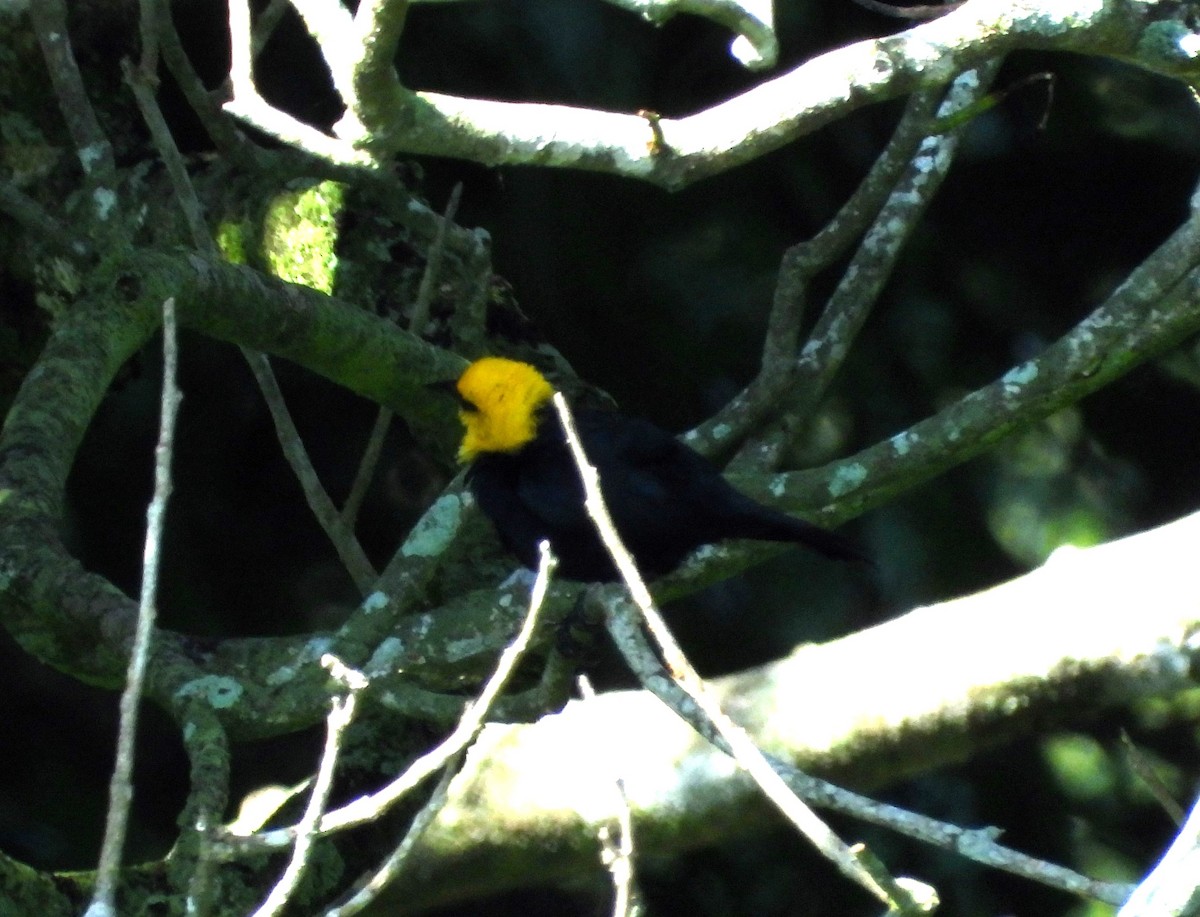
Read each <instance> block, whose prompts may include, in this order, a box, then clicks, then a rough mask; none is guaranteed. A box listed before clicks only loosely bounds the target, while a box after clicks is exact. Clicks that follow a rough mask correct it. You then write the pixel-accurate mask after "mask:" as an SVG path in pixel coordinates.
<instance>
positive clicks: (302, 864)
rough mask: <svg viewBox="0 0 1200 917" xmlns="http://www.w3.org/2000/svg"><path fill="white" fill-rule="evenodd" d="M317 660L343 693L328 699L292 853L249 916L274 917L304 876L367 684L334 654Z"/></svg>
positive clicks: (358, 673)
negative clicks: (310, 785)
mask: <svg viewBox="0 0 1200 917" xmlns="http://www.w3.org/2000/svg"><path fill="white" fill-rule="evenodd" d="M321 664H322V665H323V666H325V667H326V668H327V669H329V672H330V674H331V675H332V676H333V678H334V680H335V681H338V682H340V683H341V684H343V685H344V686H345V688H346V693H345V694H343V695H338V696H335V697H334V698H333V700H332V702H331V708H330V711H329V716H328V718H327V719H326V726H325V747H324V749H323V750H322V752H321V763H320V765H319V766H318V767H317V777H316V779H315V780H314V781H313V788H312V794H311V795H310V796H309V797H308V805H307V806H305V809H304V816H303V818H301V819H300V823H299V824H298V825H297V826H296V843H295V845H294V846H293V847H292V856H291V858H290V859H289V860H288V864H287V867H286V868H285V869H284V871H283V875H282V876H280V878H279V881H278V882H277V883H275V886H274V887H273V888H272V889H271V891H270V893H269V894H268V895H267V897H266V900H265V901H263V903H262V904H261V905H260V906H259V908H258V909H257V910H256V911H254V914H253V917H275V915H277V914H278V913H279V912H280V911H281V910H283V908H284V906H285V905H286V904H287V902H288V899H289V898H291V896H292V895H293V894H294V893H295V891H296V888H297V886H298V885H299V884H300V880H301V879H302V878H303V877H304V873H305V871H306V870H307V868H308V863H309V852H310V851H311V850H312V845H313V843H314V842H315V841H316V839H317V826H318V825H319V824H320V821H321V816H322V815H324V814H325V807H326V805H327V804H328V802H329V793H330V791H331V790H332V789H333V774H334V770H335V769H336V766H337V759H338V754H339V753H340V751H341V745H342V736H343V735H345V732H346V730H347V729H348V728H349V726H350V723H351V722H352V721H353V720H354V710H355V706H356V705H357V702H358V695H359V693H360V692H361V691H362V690H363V689H364V688H365V687H366V686H367V680H366V678H364V677H363V675H362V673H361V672H357V671H355V670H354V669H352V668H349V667H348V666H346V665H345V664H344V663H343V662H342V661H341V660H340V659H338V658H337V657H336V656H329V655H326V656H324V657H323V658H322V659H321Z"/></svg>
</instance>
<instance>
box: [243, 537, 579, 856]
mask: <svg viewBox="0 0 1200 917" xmlns="http://www.w3.org/2000/svg"><path fill="white" fill-rule="evenodd" d="M556 563H557V561H555V559H554V557H553V555H552V554H551V553H550V549H549V546H548V545H547V544H546V543H545V542H543V543H542V545H541V560H540V562H539V564H538V572H537V577H536V579H535V580H534V583H533V589H532V591H531V593H530V597H529V611H528V612H527V613H526V615H525V619H524V621H523V622H522V624H521V629H520V630H519V631H518V633H517V634H516V636H515V637H513V639H512V641H511V642H510V643H509V644H508V645H507V646H506V647H505V648H504V651H503V652H502V653H501V654H500V658H499V660H498V661H497V662H496V668H495V670H494V671H493V672H492V675H491V677H490V678H489V679H488V680H487V683H486V684H484V686H483V689H482V690H481V691H480V692H479V695H478V697H476V698H475V700H474V701H472V702H471V703H470V704H468V705H467V707H466V709H465V710H464V711H463V714H462V717H461V718H460V719H459V721H458V725H457V726H456V727H455V728H454V730H453V732H451V733H450V735H449V736H447V737H446V738H445V739H444V740H443V741H442V742H441V743H440V744H438V745H437V746H436V747H435V748H433V749H431V750H430V751H428V752H426V753H425V754H424V755H422V756H421V757H419V758H417V759H416V760H415V761H413V762H412V764H410V765H409V766H408V768H407V769H406V770H405V771H404V773H403V774H401V775H400V776H398V777H397V778H396V779H395V780H393V781H392V782H391V783H389V784H388V785H387V786H385V787H383V789H381V790H378V791H376V792H375V793H370V794H367V795H364V796H360V797H358V798H357V799H355V800H354V801H353V802H351V803H348V804H347V805H345V806H343V807H342V808H340V809H335V810H333V811H331V812H327V813H326V814H325V816H324V817H323V818H322V819H321V824H320V829H319V833H320V834H321V835H326V834H331V833H333V832H336V831H343V830H345V829H347V828H353V827H356V826H358V825H362V824H367V823H368V822H372V821H374V820H376V819H377V818H379V816H380V815H382V814H383V813H384V812H386V811H387V810H388V809H390V808H391V807H392V806H393V805H395V804H396V803H397V802H399V801H400V800H401V799H403V798H404V797H405V796H407V795H408V794H409V793H410V792H411V791H412V790H413V789H414V788H415V787H417V786H419V785H420V784H421V783H422V782H423V781H424V780H425V779H426V778H428V777H429V776H430V775H432V774H434V773H436V772H437V771H438V770H440V769H441V768H443V767H445V765H446V763H447V762H448V761H450V759H452V758H453V757H454V756H455V755H457V754H458V753H459V752H461V751H463V750H464V749H465V748H467V746H469V745H470V744H471V743H472V742H473V741H475V737H476V736H477V735H478V734H479V730H480V729H482V728H483V723H484V721H485V720H486V719H487V717H488V714H489V713H490V712H491V710H492V708H493V706H494V705H495V703H496V700H497V699H498V698H499V696H500V693H501V692H502V691H503V690H504V688H505V686H506V685H507V684H508V681H509V679H510V678H511V677H512V673H513V671H514V670H515V669H516V667H517V663H519V662H520V661H521V659H522V658H523V657H524V655H525V652H526V650H528V648H529V643H530V641H531V640H532V639H533V635H534V633H535V631H536V629H537V623H538V620H539V618H540V615H541V611H542V606H543V604H544V603H545V599H546V590H547V589H548V588H549V586H550V578H551V574H552V573H553V571H554V566H555V564H556ZM297 830H298V829H297V828H296V827H294V826H293V827H289V828H279V829H275V830H271V831H264V832H262V833H260V834H257V835H254V836H253V837H249V838H226V842H227V849H226V850H225V851H224V854H225V856H226V857H227V858H228V857H232V856H236V855H238V854H240V853H242V852H244V851H246V850H247V849H273V848H279V847H283V846H286V845H288V844H290V843H291V842H292V841H293V840H294V839H295V837H296V832H297Z"/></svg>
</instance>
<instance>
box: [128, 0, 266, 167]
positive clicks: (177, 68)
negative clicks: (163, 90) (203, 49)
mask: <svg viewBox="0 0 1200 917" xmlns="http://www.w3.org/2000/svg"><path fill="white" fill-rule="evenodd" d="M145 3H149V4H151V6H152V7H153V23H154V26H155V29H156V33H155V34H156V36H157V39H158V42H159V50H160V51H161V53H162V57H163V60H164V61H165V62H166V64H167V69H168V70H170V71H171V76H173V77H174V78H175V82H176V83H178V84H179V88H180V90H181V91H182V92H183V94H184V97H185V98H186V99H187V101H188V104H189V105H190V106H191V107H192V111H194V112H195V113H196V117H197V118H199V119H200V123H201V124H203V125H204V130H205V131H206V132H207V133H208V136H209V137H210V138H212V142H213V143H214V144H215V145H216V147H217V149H219V150H220V151H221V152H223V153H226V154H228V155H237V154H238V153H239V152H241V151H243V150H244V149H246V147H247V146H248V145H247V143H246V142H245V138H244V137H243V136H242V135H241V133H240V132H239V131H238V130H237V129H236V128H235V127H234V124H233V122H232V121H231V120H230V119H229V118H227V117H226V116H225V115H224V114H223V113H222V112H221V107H220V105H219V104H218V103H217V101H216V100H215V99H214V97H213V94H212V93H210V92H209V91H208V89H206V88H205V86H204V82H203V81H202V80H201V79H200V75H199V74H198V73H196V69H195V68H194V67H193V66H192V61H191V58H189V57H188V54H187V51H186V50H184V47H183V42H182V41H181V40H180V38H179V31H178V30H177V29H176V28H175V18H174V16H172V15H171V7H170V4H169V3H168V2H167V0H143V4H145ZM260 18H261V17H260Z"/></svg>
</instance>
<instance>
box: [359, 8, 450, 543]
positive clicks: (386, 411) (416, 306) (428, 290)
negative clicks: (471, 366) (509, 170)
mask: <svg viewBox="0 0 1200 917" xmlns="http://www.w3.org/2000/svg"><path fill="white" fill-rule="evenodd" d="M360 11H361V7H360ZM462 187H463V186H462V182H457V183H455V185H454V190H453V191H451V192H450V199H449V200H448V201H447V202H446V210H445V212H444V213H443V214H442V222H441V223H440V224H439V225H438V230H437V234H436V235H435V236H434V238H433V243H432V244H431V245H430V246H429V254H428V255H427V256H426V259H425V272H424V273H423V274H422V275H421V285H420V287H418V289H417V299H416V302H414V303H413V311H412V316H411V317H410V318H409V322H408V330H409V331H411V332H412V333H413V334H416V335H418V336H420V335H421V333H422V331H423V329H424V328H425V325H426V323H427V322H428V321H429V304H430V302H431V301H432V300H433V289H434V285H435V281H436V280H437V275H438V272H439V271H440V270H441V265H442V255H443V254H444V253H445V250H446V227H447V226H449V225H451V224H452V223H453V222H454V215H455V214H456V213H457V212H458V202H459V200H461V198H462ZM394 416H395V413H394V412H393V411H392V410H391V409H390V408H385V407H381V408H380V409H379V412H378V413H377V414H376V415H375V424H374V426H372V428H371V435H370V436H369V437H368V438H367V445H366V448H365V449H363V456H362V459H361V460H360V461H359V463H358V471H357V472H355V475H354V483H353V484H352V485H351V486H350V496H348V497H347V498H346V503H345V504H344V505H343V506H342V521H343V522H344V523H345V525H346V528H348V529H350V530H351V531H353V530H354V525H355V521H356V520H357V519H358V511H359V509H360V508H361V506H362V501H363V498H364V497H366V495H367V489H368V488H369V487H370V486H371V480H372V478H374V477H375V468H376V466H377V465H378V464H379V456H380V455H381V454H382V452H383V442H384V439H385V438H386V437H387V431H388V428H389V427H390V426H391V424H392V418H393V417H394Z"/></svg>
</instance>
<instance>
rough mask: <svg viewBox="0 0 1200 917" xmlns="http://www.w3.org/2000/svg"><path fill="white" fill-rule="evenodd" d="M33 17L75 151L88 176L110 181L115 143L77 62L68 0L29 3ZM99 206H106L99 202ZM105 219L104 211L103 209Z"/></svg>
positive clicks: (108, 182)
mask: <svg viewBox="0 0 1200 917" xmlns="http://www.w3.org/2000/svg"><path fill="white" fill-rule="evenodd" d="M29 19H30V21H31V22H32V23H33V29H34V32H35V33H36V34H37V39H38V43H39V44H40V45H41V48H42V57H44V58H45V60H46V69H47V70H48V71H49V72H50V81H51V83H53V84H54V95H55V97H56V98H57V99H58V107H59V109H60V110H61V111H62V115H63V119H64V120H65V121H66V123H67V130H68V131H69V132H70V134H71V139H72V140H73V141H74V143H75V153H76V155H77V156H78V157H79V164H80V165H81V166H83V171H84V173H85V174H86V175H88V176H91V177H94V178H96V179H97V180H99V181H100V182H102V183H104V184H110V183H111V182H112V180H113V178H114V177H115V175H116V164H115V162H114V160H113V150H112V144H111V143H109V141H108V137H107V136H105V133H104V129H103V128H102V127H101V126H100V120H99V119H98V118H97V117H96V111H95V109H94V108H92V103H91V102H90V101H89V100H88V95H87V90H86V89H84V86H83V76H82V75H81V74H80V72H79V65H78V64H77V63H76V62H75V54H74V52H73V51H72V50H71V42H70V38H69V33H68V30H67V4H66V2H65V0H38V2H37V3H31V4H29ZM97 206H98V207H103V206H105V205H103V204H101V203H99V202H97ZM100 216H101V217H102V218H103V216H104V212H103V211H101V212H100Z"/></svg>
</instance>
